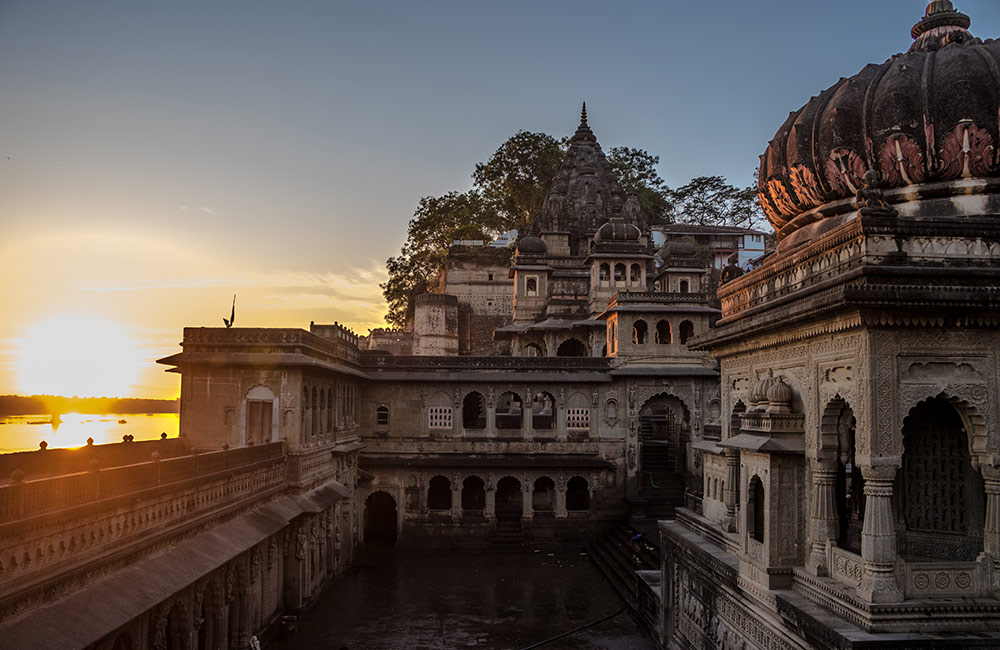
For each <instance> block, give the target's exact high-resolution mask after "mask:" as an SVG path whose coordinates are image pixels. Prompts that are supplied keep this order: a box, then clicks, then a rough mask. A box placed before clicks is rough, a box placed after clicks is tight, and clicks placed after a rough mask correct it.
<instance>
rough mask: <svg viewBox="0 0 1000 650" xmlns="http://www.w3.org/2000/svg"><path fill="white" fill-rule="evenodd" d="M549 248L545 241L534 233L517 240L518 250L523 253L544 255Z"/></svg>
mask: <svg viewBox="0 0 1000 650" xmlns="http://www.w3.org/2000/svg"><path fill="white" fill-rule="evenodd" d="M547 250H548V248H547V247H546V246H545V242H544V241H542V240H541V239H539V238H538V237H535V236H534V235H528V236H526V237H522V238H521V241H519V242H517V252H518V253H520V254H522V255H544V254H545V251H547Z"/></svg>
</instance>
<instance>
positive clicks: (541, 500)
mask: <svg viewBox="0 0 1000 650" xmlns="http://www.w3.org/2000/svg"><path fill="white" fill-rule="evenodd" d="M555 506H556V484H555V483H554V482H553V481H552V479H550V478H549V477H548V476H542V477H541V478H539V479H537V480H536V481H535V486H534V488H533V489H532V490H531V507H532V509H533V510H534V511H535V512H536V513H537V512H552V511H553V510H555Z"/></svg>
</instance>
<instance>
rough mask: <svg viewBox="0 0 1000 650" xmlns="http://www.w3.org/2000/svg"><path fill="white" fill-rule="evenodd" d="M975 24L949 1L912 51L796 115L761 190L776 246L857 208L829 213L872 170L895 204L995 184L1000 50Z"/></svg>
mask: <svg viewBox="0 0 1000 650" xmlns="http://www.w3.org/2000/svg"><path fill="white" fill-rule="evenodd" d="M969 25H970V20H969V17H968V16H966V15H965V14H962V13H960V12H958V11H956V10H955V8H954V7H953V6H952V3H951V2H950V1H949V0H935V1H934V2H931V3H930V5H929V6H928V7H927V12H926V14H925V16H924V18H923V19H922V20H921V21H920V22H918V23H917V24H916V25H915V26H914V27H913V29H912V30H911V34H912V36H913V38H914V42H913V45H912V47H911V48H910V49H909V51H907V52H906V53H905V54H898V55H896V56H894V57H892V58H890V59H889V60H888V61H886V62H885V63H882V64H879V65H868V66H866V67H865V68H864V69H863V70H861V72H859V73H858V74H856V75H854V76H853V77H851V78H849V79H841V80H840V81H838V82H837V83H836V84H834V85H833V86H831V87H830V88H828V89H827V90H825V91H823V92H821V93H820V94H819V95H818V96H817V97H814V98H812V99H811V100H810V101H809V103H807V104H806V105H805V106H803V107H802V108H801V109H799V110H798V111H795V112H794V113H792V114H791V115H790V116H789V118H788V120H787V121H786V122H785V123H784V125H782V127H781V128H780V129H779V130H778V132H777V134H775V136H774V139H773V140H772V141H771V142H770V144H769V145H768V147H767V150H766V151H765V152H764V154H763V155H762V156H761V167H760V177H759V186H758V191H759V197H760V203H761V207H762V208H763V209H764V212H765V214H766V215H767V218H768V221H770V222H771V225H772V226H774V228H775V230H777V231H778V237H779V239H784V238H785V237H787V236H788V235H790V234H791V233H793V232H795V231H797V230H799V229H801V228H804V227H806V226H808V225H809V224H811V223H813V222H816V221H819V220H822V219H824V218H827V217H828V216H829V215H831V214H836V213H843V212H844V211H845V210H847V209H850V208H851V207H853V204H851V205H846V206H841V208H842V209H835V208H834V207H833V206H831V205H830V204H833V203H836V202H838V201H841V200H843V199H848V198H853V197H855V196H856V194H857V192H858V190H859V189H860V188H862V186H863V179H864V176H865V174H866V172H868V171H869V170H873V171H875V172H876V173H877V176H878V178H877V183H876V184H877V187H879V188H881V189H883V190H885V191H886V196H887V198H888V200H889V201H890V202H896V203H898V202H901V201H903V200H905V199H904V197H903V195H904V194H908V195H911V196H912V195H913V192H910V191H903V190H900V191H898V192H893V191H892V190H893V189H894V188H903V187H907V186H923V185H929V184H936V187H935V188H934V190H933V194H935V195H936V196H949V195H957V194H962V193H968V189H967V188H961V187H959V185H960V184H956V183H955V182H954V181H960V180H962V179H968V178H983V177H988V176H996V175H997V150H996V146H997V141H998V139H1000V134H998V116H997V106H998V104H1000V41H987V42H985V43H984V42H982V41H981V40H979V39H977V38H975V37H974V36H972V34H970V33H969V31H968V27H969ZM949 184H950V185H949ZM910 189H912V188H910ZM819 206H824V207H823V208H822V209H817V208H819Z"/></svg>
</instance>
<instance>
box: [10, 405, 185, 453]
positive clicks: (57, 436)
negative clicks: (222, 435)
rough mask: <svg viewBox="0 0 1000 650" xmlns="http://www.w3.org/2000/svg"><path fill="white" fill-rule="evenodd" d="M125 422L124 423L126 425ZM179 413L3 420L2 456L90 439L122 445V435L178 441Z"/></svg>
mask: <svg viewBox="0 0 1000 650" xmlns="http://www.w3.org/2000/svg"><path fill="white" fill-rule="evenodd" d="M123 421H124V422H123ZM178 423H179V420H178V415H177V414H176V413H144V414H138V415H137V414H132V413H129V414H102V415H88V414H81V413H64V414H63V415H62V422H60V423H58V424H52V422H51V418H50V416H48V415H9V416H2V417H0V454H9V453H11V452H14V451H32V450H34V449H38V443H39V442H41V441H42V440H44V441H45V442H47V443H48V446H49V448H50V449H55V448H57V447H82V446H83V445H85V444H87V438H93V439H94V444H98V445H102V444H106V443H110V442H121V440H122V436H124V435H132V436H134V437H135V440H137V441H138V440H158V439H159V438H160V435H161V434H162V433H166V434H167V437H168V438H176V437H177V431H178Z"/></svg>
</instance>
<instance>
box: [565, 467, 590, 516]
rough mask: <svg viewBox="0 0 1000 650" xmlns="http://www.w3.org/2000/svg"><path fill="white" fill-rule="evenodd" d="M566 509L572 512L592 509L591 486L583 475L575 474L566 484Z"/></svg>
mask: <svg viewBox="0 0 1000 650" xmlns="http://www.w3.org/2000/svg"><path fill="white" fill-rule="evenodd" d="M566 509H567V510H569V511H571V512H574V511H580V510H589V509H590V486H589V485H588V484H587V479H585V478H583V477H582V476H574V477H573V478H571V479H570V480H569V482H568V483H567V484H566Z"/></svg>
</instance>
